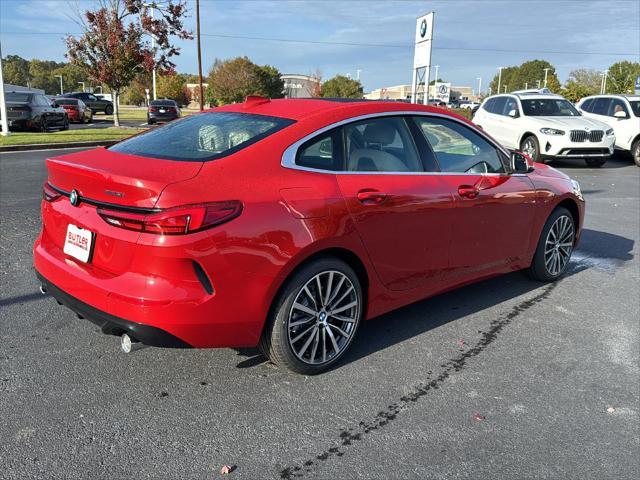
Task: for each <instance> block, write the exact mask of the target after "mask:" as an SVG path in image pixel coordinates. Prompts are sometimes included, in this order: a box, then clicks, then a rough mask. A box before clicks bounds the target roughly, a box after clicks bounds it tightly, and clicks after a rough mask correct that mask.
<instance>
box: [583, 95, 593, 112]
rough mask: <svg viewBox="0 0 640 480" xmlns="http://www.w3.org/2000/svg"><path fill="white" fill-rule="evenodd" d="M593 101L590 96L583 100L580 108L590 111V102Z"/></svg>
mask: <svg viewBox="0 0 640 480" xmlns="http://www.w3.org/2000/svg"><path fill="white" fill-rule="evenodd" d="M592 103H593V98H590V99H588V100H585V101H584V102H583V103H582V105H580V108H581V109H582V110H584V111H585V112H589V113H591V104H592Z"/></svg>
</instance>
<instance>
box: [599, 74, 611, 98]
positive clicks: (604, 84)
mask: <svg viewBox="0 0 640 480" xmlns="http://www.w3.org/2000/svg"><path fill="white" fill-rule="evenodd" d="M601 75H602V83H601V84H600V95H604V93H605V92H606V91H607V76H608V75H609V70H605V71H604V72H602V73H601Z"/></svg>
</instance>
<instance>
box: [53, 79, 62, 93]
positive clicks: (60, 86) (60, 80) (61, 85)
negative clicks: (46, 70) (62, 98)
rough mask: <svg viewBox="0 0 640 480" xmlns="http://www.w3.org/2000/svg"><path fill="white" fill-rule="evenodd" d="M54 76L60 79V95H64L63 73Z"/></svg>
mask: <svg viewBox="0 0 640 480" xmlns="http://www.w3.org/2000/svg"><path fill="white" fill-rule="evenodd" d="M54 77H58V78H59V79H60V95H64V91H63V89H62V75H54Z"/></svg>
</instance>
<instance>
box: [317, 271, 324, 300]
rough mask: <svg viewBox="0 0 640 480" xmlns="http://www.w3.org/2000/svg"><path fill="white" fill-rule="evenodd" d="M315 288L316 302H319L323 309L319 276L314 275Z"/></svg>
mask: <svg viewBox="0 0 640 480" xmlns="http://www.w3.org/2000/svg"><path fill="white" fill-rule="evenodd" d="M316 288H317V289H318V300H320V306H322V307H324V304H323V303H322V284H321V283H320V275H316Z"/></svg>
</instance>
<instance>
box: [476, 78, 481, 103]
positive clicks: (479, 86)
mask: <svg viewBox="0 0 640 480" xmlns="http://www.w3.org/2000/svg"><path fill="white" fill-rule="evenodd" d="M476 80H478V99H480V97H481V96H482V77H476Z"/></svg>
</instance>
